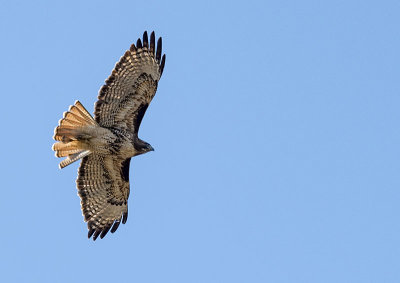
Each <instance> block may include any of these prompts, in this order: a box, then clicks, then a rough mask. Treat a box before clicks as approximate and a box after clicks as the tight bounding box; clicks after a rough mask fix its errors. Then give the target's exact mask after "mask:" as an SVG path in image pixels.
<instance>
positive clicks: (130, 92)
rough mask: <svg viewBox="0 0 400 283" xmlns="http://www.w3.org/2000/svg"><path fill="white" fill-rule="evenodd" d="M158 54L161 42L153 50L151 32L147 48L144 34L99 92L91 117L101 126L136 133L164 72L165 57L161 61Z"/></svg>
mask: <svg viewBox="0 0 400 283" xmlns="http://www.w3.org/2000/svg"><path fill="white" fill-rule="evenodd" d="M161 52H162V39H161V37H160V38H159V39H158V41H157V50H156V44H155V35H154V31H153V32H152V33H151V35H150V44H149V40H148V35H147V32H144V34H143V44H142V41H141V40H140V38H139V39H138V40H137V43H136V46H135V44H132V46H131V48H130V49H129V50H128V51H126V52H125V54H124V55H123V56H122V57H121V59H120V60H119V62H118V63H117V64H116V65H115V68H114V70H113V71H112V73H111V75H110V77H109V78H108V79H107V80H106V83H105V85H104V86H103V87H102V88H101V89H100V91H99V96H98V99H99V100H98V101H97V102H96V105H95V113H94V114H95V119H96V122H97V123H98V124H99V125H100V126H103V127H115V128H118V129H121V130H128V131H130V132H133V133H138V131H139V127H140V123H141V121H142V119H143V116H144V114H145V112H146V110H147V107H148V106H149V104H150V102H151V100H152V99H153V97H154V95H155V93H156V91H157V85H158V81H159V80H160V78H161V75H162V72H163V69H164V64H165V54H164V55H163V56H162V57H161Z"/></svg>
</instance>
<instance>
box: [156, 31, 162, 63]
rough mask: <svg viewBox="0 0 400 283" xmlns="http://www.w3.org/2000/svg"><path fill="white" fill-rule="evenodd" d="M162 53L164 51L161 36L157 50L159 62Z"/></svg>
mask: <svg viewBox="0 0 400 283" xmlns="http://www.w3.org/2000/svg"><path fill="white" fill-rule="evenodd" d="M161 53H162V38H161V37H160V38H159V39H158V41H157V51H156V60H157V62H160V59H161Z"/></svg>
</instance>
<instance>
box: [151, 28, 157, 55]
mask: <svg viewBox="0 0 400 283" xmlns="http://www.w3.org/2000/svg"><path fill="white" fill-rule="evenodd" d="M155 49H156V35H155V33H154V31H152V32H151V34H150V52H151V53H152V54H153V55H154V51H155Z"/></svg>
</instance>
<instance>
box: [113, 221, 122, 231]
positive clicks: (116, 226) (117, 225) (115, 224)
mask: <svg viewBox="0 0 400 283" xmlns="http://www.w3.org/2000/svg"><path fill="white" fill-rule="evenodd" d="M119 224H121V218H120V219H119V220H117V221H115V222H114V225H113V226H112V228H111V233H114V232H115V231H117V229H118V227H119Z"/></svg>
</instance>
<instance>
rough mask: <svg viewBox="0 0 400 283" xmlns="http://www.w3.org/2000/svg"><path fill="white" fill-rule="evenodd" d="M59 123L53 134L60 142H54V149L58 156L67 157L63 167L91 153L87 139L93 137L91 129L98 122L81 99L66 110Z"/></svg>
mask: <svg viewBox="0 0 400 283" xmlns="http://www.w3.org/2000/svg"><path fill="white" fill-rule="evenodd" d="M58 124H59V125H58V126H57V127H56V128H55V129H54V136H53V138H54V139H55V140H56V141H58V142H56V143H55V144H53V150H54V151H55V152H56V153H55V155H56V157H67V158H66V159H64V160H63V161H61V162H60V165H59V166H60V169H61V168H64V167H65V166H68V165H70V164H71V163H73V162H75V161H77V160H79V159H81V158H83V157H85V156H87V155H89V154H90V153H91V151H90V150H89V149H88V147H87V142H86V141H88V140H89V139H90V138H91V135H90V134H89V133H90V132H91V129H93V128H96V127H98V124H97V123H96V121H95V120H94V119H93V117H92V115H90V113H89V112H88V111H87V110H86V109H85V107H83V105H82V104H81V103H80V102H79V101H75V104H74V105H72V106H70V107H69V109H68V111H67V112H64V115H63V118H62V119H61V120H60V121H59V122H58Z"/></svg>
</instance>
